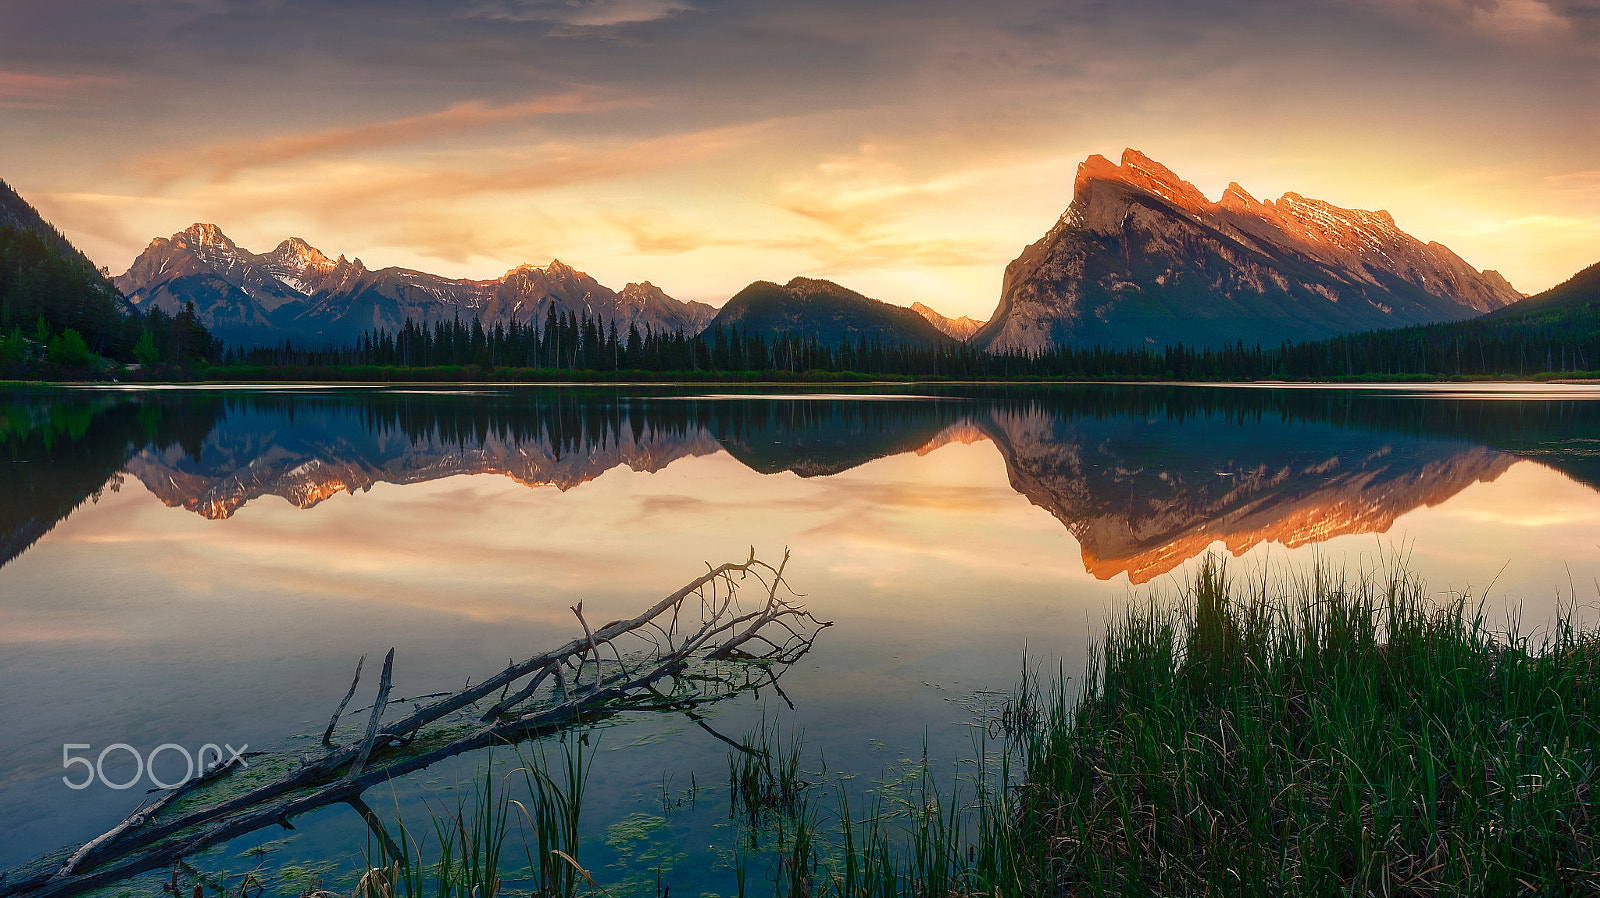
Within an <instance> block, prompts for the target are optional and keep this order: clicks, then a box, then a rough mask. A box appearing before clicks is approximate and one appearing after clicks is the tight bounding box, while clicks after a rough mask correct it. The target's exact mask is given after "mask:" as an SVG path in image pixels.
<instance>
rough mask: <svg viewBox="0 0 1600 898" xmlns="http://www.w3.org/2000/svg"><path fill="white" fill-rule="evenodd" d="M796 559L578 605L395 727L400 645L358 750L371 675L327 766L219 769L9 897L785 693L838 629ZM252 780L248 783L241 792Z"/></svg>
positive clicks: (15, 880) (157, 864) (49, 897)
mask: <svg viewBox="0 0 1600 898" xmlns="http://www.w3.org/2000/svg"><path fill="white" fill-rule="evenodd" d="M788 560H789V555H788V553H787V552H785V553H784V557H783V561H782V562H780V563H779V564H778V565H777V566H776V567H774V566H772V565H770V564H768V563H766V562H763V561H760V560H758V559H757V558H756V556H755V551H754V550H753V549H752V550H751V553H750V557H749V558H748V559H747V560H745V561H743V562H738V563H728V564H723V565H721V566H719V567H714V568H713V567H710V566H709V565H708V566H707V568H708V570H707V571H706V573H704V574H702V575H701V576H699V577H697V578H695V579H694V580H693V581H691V582H689V583H688V584H687V585H685V586H684V587H683V588H682V589H679V590H678V591H676V592H674V593H672V594H671V595H669V596H667V597H666V598H664V599H662V600H661V601H659V602H657V603H656V604H655V605H653V606H652V607H650V608H649V609H648V610H646V611H645V612H644V613H642V614H640V615H639V616H638V617H635V618H633V619H632V620H625V621H612V622H611V623H608V624H606V625H604V626H602V627H600V628H598V629H591V627H590V625H589V622H588V621H587V620H586V619H585V618H584V616H583V603H582V602H579V603H578V604H577V605H575V606H573V608H572V609H571V610H572V612H573V614H574V615H575V616H576V617H577V619H578V623H579V624H580V625H581V626H582V628H583V633H584V635H583V636H582V637H581V638H576V639H573V640H572V641H571V642H568V643H567V644H566V645H563V646H561V647H560V648H557V649H554V650H553V651H548V652H544V653H542V654H538V655H534V656H533V657H531V658H528V659H527V660H525V661H523V662H521V663H517V664H512V665H510V666H508V667H507V668H506V669H505V670H503V671H501V672H500V673H498V674H495V675H494V676H492V677H489V678H488V679H485V680H483V681H482V682H480V683H478V684H477V685H469V686H466V687H463V688H462V689H460V690H458V691H456V692H453V693H448V694H445V695H444V696H443V697H439V698H436V699H435V700H434V701H432V702H429V703H428V704H425V705H420V706H417V707H416V708H415V709H414V710H413V712H412V713H410V714H406V715H404V716H402V717H399V718H398V719H395V720H385V719H384V718H385V712H386V711H387V710H388V706H389V704H390V702H389V698H388V695H389V685H390V679H391V674H392V672H393V666H394V650H393V649H390V650H389V654H388V657H387V658H386V659H385V660H384V665H383V674H382V676H381V678H380V682H379V685H378V694H377V698H376V699H375V700H374V702H373V705H372V710H371V713H370V715H369V717H368V718H367V722H366V725H365V726H364V727H362V729H361V733H360V737H359V738H358V739H356V740H355V741H352V742H346V743H343V744H340V743H339V742H337V741H336V740H335V739H334V738H333V737H334V733H335V731H336V730H337V729H338V723H339V717H340V715H341V714H342V713H343V711H344V708H345V706H346V705H347V704H348V703H349V701H350V697H351V696H352V695H354V693H355V688H356V685H357V683H359V681H360V675H361V674H360V665H358V666H357V670H356V680H355V682H352V683H351V687H350V692H349V693H348V694H347V695H346V696H345V697H344V700H343V701H342V702H340V704H339V709H338V711H336V712H335V713H334V717H333V720H332V721H331V722H330V723H329V726H328V732H327V734H325V736H324V737H323V744H324V745H325V746H326V747H325V748H324V749H323V751H322V753H321V754H320V755H318V754H312V755H291V754H289V753H288V752H280V753H277V755H276V756H273V755H266V756H259V755H258V756H254V757H252V758H250V760H249V763H248V765H246V764H244V763H242V762H240V761H238V760H237V759H236V760H235V761H233V762H232V763H229V764H226V765H216V766H213V767H212V768H210V769H208V770H206V771H205V772H203V773H202V774H201V775H200V776H197V777H195V778H194V779H191V780H189V781H188V782H186V783H184V784H183V785H181V786H178V787H177V788H175V789H172V790H169V791H168V792H166V793H165V794H163V795H162V796H161V798H160V799H159V800H157V801H156V802H155V804H153V805H151V806H149V807H141V808H139V809H137V810H135V811H134V813H133V814H131V815H129V817H128V818H127V819H125V820H124V821H123V822H122V823H120V824H118V825H117V826H116V827H114V828H113V829H111V830H110V831H109V832H107V833H106V834H104V835H102V836H100V837H98V838H96V839H93V840H91V841H89V842H88V843H86V844H84V845H82V846H81V847H78V848H76V849H75V850H74V849H66V850H63V851H61V852H56V853H54V854H52V855H49V856H46V857H43V858H39V859H36V860H35V861H33V862H30V863H28V864H24V865H22V866H21V867H18V868H15V869H13V870H10V871H6V873H4V874H0V898H11V896H23V898H69V896H73V895H78V894H80V893H82V892H85V891H88V890H90V889H95V888H100V887H102V886H105V885H109V884H111V883H115V882H119V881H121V880H124V879H127V878H129V877H132V876H136V875H138V874H140V873H145V872H149V871H151V870H158V869H164V868H167V867H170V866H172V865H173V864H175V863H178V862H180V861H182V860H183V859H184V858H186V857H188V856H190V855H193V854H195V853H197V852H199V851H203V850H204V849H206V848H209V847H211V846H213V845H218V844H221V843H223V842H226V841H228V840H230V839H234V838H237V837H239V836H241V835H244V834H246V833H250V832H253V831H255V830H258V829H262V828H264V827H268V826H273V825H279V826H282V827H284V828H286V829H292V828H293V826H292V825H291V823H290V820H292V819H293V818H294V817H296V816H298V815H301V814H304V813H307V812H308V811H312V810H315V809H317V808H321V807H325V806H328V805H331V804H335V803H341V802H342V803H346V804H349V805H350V806H351V807H352V808H354V809H356V810H357V811H358V812H360V813H361V814H362V815H363V816H364V817H367V818H368V819H369V822H370V815H371V811H370V810H368V809H367V808H366V805H365V804H364V803H363V802H362V799H361V795H362V793H363V792H365V791H366V790H367V789H369V788H371V787H372V786H374V785H377V784H379V783H383V782H386V781H388V780H390V779H393V778H395V777H398V776H403V775H405V774H408V773H411V772H413V771H416V770H420V769H422V768H424V767H427V766H429V765H430V764H433V763H436V762H438V761H440V760H443V759H445V758H449V757H453V756H455V755H459V754H461V753H463V752H467V751H471V750H473V749H477V748H483V747H486V746H491V745H497V744H500V745H504V744H513V743H516V742H519V741H521V740H524V739H528V738H531V737H535V736H542V735H547V734H550V733H554V732H558V731H560V730H562V729H564V728H567V727H571V726H574V725H577V724H581V723H584V722H587V721H593V720H597V719H600V718H602V717H606V716H609V715H613V714H617V713H619V712H623V711H644V710H655V711H679V712H685V713H687V714H689V715H690V716H691V718H692V719H694V720H695V721H696V722H697V723H700V724H701V725H702V726H704V722H703V721H702V720H701V719H700V717H699V715H696V714H694V713H693V709H694V708H695V707H697V706H699V705H702V704H704V703H706V702H709V701H715V700H717V699H721V698H726V697H728V696H731V695H734V694H737V693H739V692H742V691H744V690H747V689H753V688H759V687H761V686H763V685H768V684H770V685H772V686H774V687H776V686H777V678H778V677H779V676H780V675H781V674H782V672H783V670H784V669H786V667H787V665H789V664H792V663H793V662H794V661H796V660H797V659H799V658H800V657H801V656H802V655H804V654H805V653H806V652H807V651H808V650H810V648H811V645H812V641H813V640H814V639H815V638H816V636H817V634H818V633H819V632H821V630H822V629H823V628H825V627H828V626H831V625H832V622H831V621H819V620H817V619H816V618H815V617H813V616H812V615H811V613H810V612H808V611H806V610H804V609H803V608H802V607H800V606H799V605H797V604H795V603H794V602H792V601H791V598H792V597H794V596H796V595H797V594H796V593H794V592H792V591H791V590H790V589H789V586H788V584H787V582H786V581H785V580H784V568H785V567H786V565H787V564H788ZM752 581H753V582H754V584H756V585H758V586H759V592H760V598H759V599H757V600H754V601H752V600H748V599H744V600H742V599H741V597H740V591H741V589H742V588H745V587H748V586H749V585H750V584H751V583H752ZM363 660H365V659H363ZM519 683H520V684H521V685H518V684H519ZM514 686H515V687H516V688H515V690H513V687H514ZM780 691H781V690H780ZM464 724H465V726H464ZM261 771H265V772H261ZM241 777H249V778H251V780H250V781H249V782H248V783H246V784H243V785H241V784H240V783H239V782H237V780H238V779H239V778H241ZM224 778H226V779H228V780H229V785H230V787H231V788H230V789H229V790H228V791H229V792H230V793H231V794H232V797H226V796H222V795H216V794H214V793H217V792H220V791H222V790H221V789H219V788H217V786H218V784H219V783H220V782H221V781H222V780H223V779H224ZM257 779H259V780H260V781H259V782H256V781H255V780H257ZM241 789H242V790H243V791H242V792H241Z"/></svg>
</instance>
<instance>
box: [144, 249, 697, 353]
mask: <svg viewBox="0 0 1600 898" xmlns="http://www.w3.org/2000/svg"><path fill="white" fill-rule="evenodd" d="M115 282H116V285H117V288H118V289H120V290H121V291H122V292H123V293H124V294H125V295H127V296H128V298H129V299H130V300H132V301H133V303H134V304H135V305H136V306H137V307H138V308H140V309H147V308H150V307H152V306H157V307H160V308H162V309H163V310H165V311H168V312H175V311H176V310H178V309H181V308H182V307H183V305H184V303H186V302H191V301H192V302H194V304H195V309H196V311H197V312H198V313H199V315H200V318H201V320H202V321H203V322H205V323H206V324H207V325H208V326H209V327H211V329H212V330H213V331H214V332H215V333H217V334H218V335H219V336H221V337H223V338H224V339H226V340H228V341H229V342H232V343H236V344H240V345H254V344H257V343H277V342H281V341H282V340H283V339H285V337H289V338H294V339H298V340H302V341H313V342H322V343H328V344H348V343H351V342H353V341H354V340H356V339H357V338H358V337H359V336H360V335H361V334H362V333H364V332H366V331H369V330H372V329H374V328H383V329H386V330H388V331H390V332H394V331H397V330H399V329H400V328H401V327H403V326H404V323H405V321H406V320H407V319H408V318H409V319H410V320H412V321H414V322H417V323H419V324H424V325H430V326H431V325H432V324H434V323H436V322H440V321H450V320H453V319H456V318H460V319H461V320H464V321H465V320H470V319H472V318H474V317H476V318H479V319H481V320H483V321H484V322H485V324H493V323H494V322H501V323H509V322H511V321H515V322H517V323H518V324H522V325H529V324H532V325H534V326H542V325H543V324H544V321H545V319H546V317H547V315H548V314H549V311H550V310H551V309H552V308H554V309H555V311H556V313H557V314H558V315H565V314H567V313H569V312H570V313H573V314H576V315H579V316H583V315H587V316H588V317H590V318H600V319H603V320H605V321H608V322H611V323H614V324H615V325H616V326H617V329H618V331H619V332H621V333H623V334H626V333H627V331H628V329H629V328H630V327H633V326H637V327H638V328H639V329H640V330H646V329H648V330H652V331H656V332H673V331H680V330H681V331H684V332H686V333H697V332H699V331H700V330H701V328H703V327H704V326H705V323H706V322H707V321H709V320H710V319H711V317H712V316H713V315H714V314H716V310H715V309H714V308H712V307H711V306H709V305H706V304H705V303H699V302H680V301H678V300H676V299H673V298H672V297H670V296H668V295H667V294H666V293H664V292H662V291H661V290H660V288H658V287H655V286H654V285H652V284H650V283H649V282H648V281H646V282H645V283H642V284H628V285H627V286H626V287H624V288H623V289H622V290H621V291H620V292H619V291H614V290H612V289H611V288H609V287H606V286H604V285H602V284H601V283H599V282H598V281H596V280H595V279H594V278H592V277H590V276H589V275H588V274H586V273H584V272H581V271H578V270H577V269H575V268H572V267H571V266H569V265H565V264H563V263H562V262H561V261H560V260H559V259H558V260H554V261H552V262H551V263H550V264H549V265H546V266H542V267H540V266H534V265H520V266H518V267H516V268H513V269H511V270H510V271H508V272H506V273H505V274H504V275H502V276H501V277H499V278H495V279H492V280H470V279H459V278H446V277H442V276H440V275H435V274H429V273H427V272H422V271H414V270H411V269H406V268H398V267H391V268H383V269H379V270H376V271H373V270H371V269H368V268H367V267H366V266H365V265H364V264H362V262H361V260H360V259H346V258H345V257H344V256H343V255H341V256H339V257H338V258H337V259H333V258H329V257H328V256H327V255H326V254H324V253H323V252H322V251H321V250H319V249H317V248H316V247H313V246H311V245H310V244H308V243H306V242H305V241H304V240H301V239H300V238H298V237H291V238H288V239H286V240H284V241H283V242H281V243H279V244H278V246H277V247H276V248H274V249H273V250H272V251H271V252H267V253H262V254H257V253H252V252H250V251H249V250H246V249H244V248H242V247H240V246H238V245H237V244H236V243H234V242H233V241H232V240H231V239H229V238H228V236H227V235H226V234H224V233H223V232H222V230H221V229H220V228H218V227H217V226H216V225H212V224H204V223H199V224H195V225H193V226H191V227H189V228H187V229H185V230H183V231H180V232H178V233H176V234H174V235H172V237H171V238H160V237H158V238H156V239H154V240H152V241H151V242H150V245H149V246H148V247H146V249H145V250H144V252H143V253H141V254H140V255H139V257H138V258H137V259H135V260H134V262H133V264H132V265H131V266H130V267H129V268H128V271H127V272H125V273H124V274H122V275H121V276H119V277H117V278H116V279H115Z"/></svg>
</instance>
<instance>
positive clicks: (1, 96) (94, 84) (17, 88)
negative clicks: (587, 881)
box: [0, 70, 117, 109]
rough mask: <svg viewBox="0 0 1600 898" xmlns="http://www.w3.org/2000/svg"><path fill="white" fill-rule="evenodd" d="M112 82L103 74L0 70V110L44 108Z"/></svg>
mask: <svg viewBox="0 0 1600 898" xmlns="http://www.w3.org/2000/svg"><path fill="white" fill-rule="evenodd" d="M116 81H117V79H115V78H108V77H105V76H103V75H40V74H38V73H35V72H15V71H5V70H0V109H47V108H50V107H52V106H59V105H61V104H63V103H66V102H67V101H69V100H72V99H74V98H75V97H78V96H80V95H82V94H83V93H84V92H86V91H89V90H96V89H99V88H103V87H106V86H108V85H111V84H115V83H116Z"/></svg>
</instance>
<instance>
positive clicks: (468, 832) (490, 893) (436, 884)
mask: <svg viewBox="0 0 1600 898" xmlns="http://www.w3.org/2000/svg"><path fill="white" fill-rule="evenodd" d="M586 745H587V743H586V741H585V737H584V735H583V734H574V733H569V734H568V735H567V737H566V738H564V739H563V740H562V742H561V744H560V748H559V750H557V751H555V752H554V755H555V757H554V759H553V760H552V758H551V753H550V752H547V751H546V749H545V747H544V746H542V745H535V746H534V748H533V750H532V754H524V753H523V752H522V751H521V749H520V747H519V749H518V755H517V757H518V760H519V761H520V762H521V763H520V764H519V766H517V767H516V768H515V769H513V770H511V771H508V772H505V773H497V771H496V767H495V765H494V764H493V763H489V764H487V765H486V767H485V771H484V775H483V779H482V780H481V781H478V782H475V783H474V785H473V788H472V791H471V794H470V796H469V795H468V794H467V793H466V792H464V791H458V792H457V797H456V801H455V803H454V807H453V808H451V807H449V806H447V805H430V806H429V809H428V815H429V821H430V823H431V826H430V827H428V828H427V829H424V830H422V831H420V832H417V831H414V830H413V829H412V828H411V827H409V826H407V825H406V824H405V823H404V822H401V823H400V824H399V825H398V826H397V827H395V830H396V831H394V832H391V831H390V830H389V829H388V828H387V827H384V826H383V824H382V823H375V825H377V826H379V827H380V828H382V829H383V831H382V832H381V833H378V834H375V838H374V840H373V841H372V842H371V843H370V844H369V845H368V850H367V856H368V858H369V860H368V872H367V874H366V875H365V876H364V877H363V878H362V880H361V882H360V884H359V885H358V887H357V889H356V892H355V895H356V898H496V896H497V895H500V894H502V888H503V884H504V882H505V879H503V877H507V876H514V877H517V879H516V880H515V881H514V883H513V884H514V885H515V886H516V888H515V889H512V890H508V891H509V892H511V893H515V894H521V895H530V896H539V898H572V896H574V895H576V894H578V893H579V892H580V890H581V889H582V888H584V887H585V886H586V884H587V887H588V888H589V889H590V890H595V889H597V888H598V886H597V885H596V884H595V883H594V881H593V879H592V878H591V877H590V875H589V873H588V871H586V870H585V869H583V867H581V866H580V865H579V861H578V857H579V843H580V835H581V831H580V829H579V821H580V817H581V816H582V811H583V793H584V789H585V787H586V785H587V782H588V778H589V770H590V767H591V765H592V764H593V755H592V754H591V753H589V752H588V751H586ZM497 780H499V781H500V782H499V783H498V784H497ZM517 780H520V781H521V785H522V789H521V790H514V789H513V788H508V786H507V782H511V783H514V782H515V781H517ZM430 830H431V835H432V840H431V842H430V840H429V839H428V835H429V831H430ZM512 835H515V836H516V838H515V839H514V840H513V839H512V838H511V836H512ZM518 854H520V855H521V859H522V860H523V861H524V862H525V864H524V865H523V866H521V867H520V869H511V870H508V869H507V863H506V860H510V859H512V858H513V857H515V855H518ZM503 858H505V859H506V860H503Z"/></svg>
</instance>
